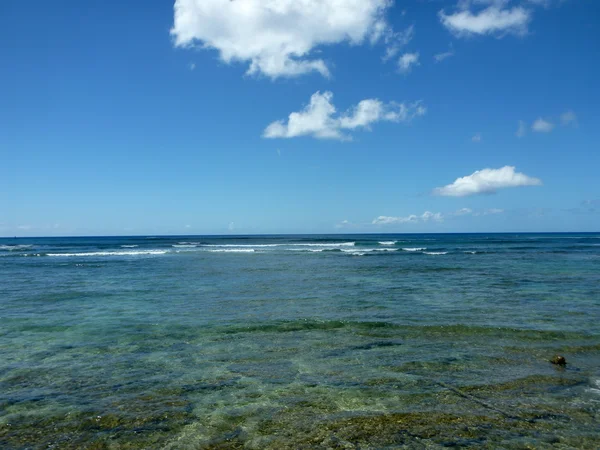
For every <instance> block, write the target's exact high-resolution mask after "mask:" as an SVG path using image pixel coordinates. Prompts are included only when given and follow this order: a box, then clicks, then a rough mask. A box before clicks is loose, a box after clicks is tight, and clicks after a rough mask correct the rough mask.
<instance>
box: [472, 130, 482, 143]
mask: <svg viewBox="0 0 600 450" xmlns="http://www.w3.org/2000/svg"><path fill="white" fill-rule="evenodd" d="M481 140H482V138H481V133H475V135H474V136H473V137H472V138H471V141H473V142H475V143H477V144H478V143H479V142H481Z"/></svg>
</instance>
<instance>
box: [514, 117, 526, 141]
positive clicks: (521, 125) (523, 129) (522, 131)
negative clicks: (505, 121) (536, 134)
mask: <svg viewBox="0 0 600 450" xmlns="http://www.w3.org/2000/svg"><path fill="white" fill-rule="evenodd" d="M526 134H527V124H526V123H525V122H523V121H522V120H519V128H517V132H516V133H515V136H517V137H519V138H522V137H523V136H525V135H526Z"/></svg>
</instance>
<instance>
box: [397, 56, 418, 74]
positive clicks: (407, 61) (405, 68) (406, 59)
mask: <svg viewBox="0 0 600 450" xmlns="http://www.w3.org/2000/svg"><path fill="white" fill-rule="evenodd" d="M418 65H420V64H419V53H418V52H417V53H405V54H404V55H402V56H401V57H400V58H399V59H398V68H399V69H400V72H402V73H408V72H410V71H411V70H412V68H413V66H418Z"/></svg>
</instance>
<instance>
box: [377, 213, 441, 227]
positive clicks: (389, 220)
mask: <svg viewBox="0 0 600 450" xmlns="http://www.w3.org/2000/svg"><path fill="white" fill-rule="evenodd" d="M430 220H433V221H436V222H441V221H443V220H444V216H443V214H442V213H439V212H438V213H432V212H431V211H425V212H424V213H423V214H421V215H420V216H417V215H415V214H411V215H410V216H405V217H393V216H379V217H376V218H375V219H373V221H372V222H371V224H372V225H394V224H402V223H418V222H429V221H430Z"/></svg>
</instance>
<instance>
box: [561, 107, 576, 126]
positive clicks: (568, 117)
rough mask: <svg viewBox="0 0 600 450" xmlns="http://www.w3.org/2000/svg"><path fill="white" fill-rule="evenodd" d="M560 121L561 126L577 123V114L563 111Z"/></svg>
mask: <svg viewBox="0 0 600 450" xmlns="http://www.w3.org/2000/svg"><path fill="white" fill-rule="evenodd" d="M560 123H561V124H562V125H563V126H568V125H577V116H576V115H575V113H574V112H573V111H565V112H564V113H562V114H561V116H560Z"/></svg>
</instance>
